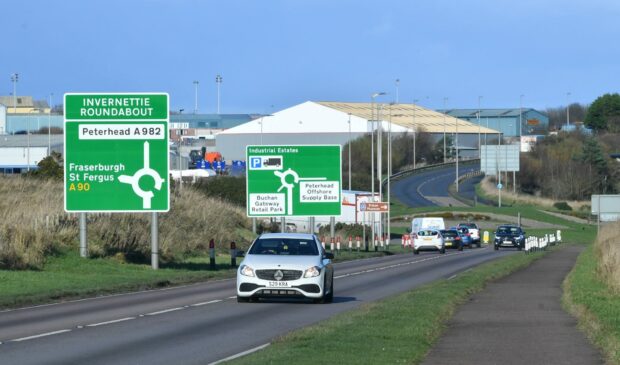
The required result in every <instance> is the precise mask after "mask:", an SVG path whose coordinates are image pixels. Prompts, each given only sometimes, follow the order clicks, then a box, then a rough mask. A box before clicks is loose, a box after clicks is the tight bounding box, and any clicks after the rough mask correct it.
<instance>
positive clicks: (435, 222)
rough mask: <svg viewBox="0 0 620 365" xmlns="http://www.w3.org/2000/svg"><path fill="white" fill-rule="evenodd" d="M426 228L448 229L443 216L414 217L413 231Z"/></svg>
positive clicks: (416, 231) (414, 232) (415, 232)
mask: <svg viewBox="0 0 620 365" xmlns="http://www.w3.org/2000/svg"><path fill="white" fill-rule="evenodd" d="M425 229H434V230H442V229H446V224H445V223H444V221H443V218H441V217H423V218H413V220H412V221H411V233H413V234H417V233H418V232H420V231H422V230H425Z"/></svg>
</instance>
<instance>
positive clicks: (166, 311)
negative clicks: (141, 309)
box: [145, 307, 184, 316]
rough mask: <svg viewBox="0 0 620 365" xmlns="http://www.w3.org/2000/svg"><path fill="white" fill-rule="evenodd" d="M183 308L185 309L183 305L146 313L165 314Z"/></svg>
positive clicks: (149, 314)
mask: <svg viewBox="0 0 620 365" xmlns="http://www.w3.org/2000/svg"><path fill="white" fill-rule="evenodd" d="M181 309H184V308H183V307H176V308H170V309H164V310H162V311H157V312H151V313H147V314H145V315H147V316H156V315H158V314H164V313H168V312H174V311H180V310H181Z"/></svg>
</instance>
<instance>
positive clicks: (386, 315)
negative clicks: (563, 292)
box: [231, 253, 544, 364]
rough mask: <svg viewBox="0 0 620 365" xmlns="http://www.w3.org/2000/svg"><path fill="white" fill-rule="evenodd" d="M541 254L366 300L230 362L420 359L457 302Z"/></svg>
mask: <svg viewBox="0 0 620 365" xmlns="http://www.w3.org/2000/svg"><path fill="white" fill-rule="evenodd" d="M542 255H544V253H535V254H530V255H518V254H517V255H511V256H508V257H506V258H502V259H499V260H496V261H493V262H491V263H487V264H484V265H482V266H479V267H477V268H475V269H473V270H471V271H468V272H467V273H463V274H460V275H459V276H457V277H456V279H454V280H449V281H448V280H443V281H438V282H435V283H432V284H429V285H425V286H423V287H421V288H419V289H416V290H413V291H410V292H407V293H404V294H400V295H398V296H395V297H392V298H389V299H385V300H383V301H379V302H375V303H369V304H364V305H362V306H361V307H360V308H358V309H356V310H353V311H350V312H346V313H343V314H340V315H337V316H336V317H334V318H332V319H330V320H329V321H325V322H322V323H319V324H317V325H314V326H311V327H307V328H304V329H301V330H298V331H294V332H292V333H290V334H288V335H285V336H283V337H281V338H279V339H277V340H276V341H274V342H273V343H272V345H271V346H269V347H268V348H266V349H264V350H262V351H259V352H257V353H255V354H252V355H249V356H246V357H243V358H240V359H238V360H235V361H233V362H231V364H318V363H330V364H331V363H336V364H337V363H344V364H387V363H407V364H410V363H419V362H420V361H421V360H423V359H424V357H425V356H426V353H427V352H428V351H429V349H430V348H431V346H432V344H433V343H434V342H435V341H436V340H437V339H438V338H439V336H440V335H441V333H442V332H443V330H444V328H445V323H446V321H447V320H448V319H449V318H450V317H451V316H452V314H453V312H454V310H455V309H456V307H457V306H458V305H459V304H461V303H463V302H464V301H465V300H466V299H467V298H468V297H469V296H470V295H471V294H473V293H475V292H478V291H480V290H482V289H483V288H484V287H485V285H486V283H488V282H489V281H492V280H496V279H498V278H501V277H503V276H506V275H508V274H510V273H512V272H514V271H516V270H518V269H520V268H523V267H526V266H527V265H529V264H530V263H532V262H533V261H534V260H536V259H538V258H540V257H541V256H542Z"/></svg>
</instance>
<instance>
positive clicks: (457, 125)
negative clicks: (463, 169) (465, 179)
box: [454, 118, 459, 193]
mask: <svg viewBox="0 0 620 365" xmlns="http://www.w3.org/2000/svg"><path fill="white" fill-rule="evenodd" d="M454 125H455V126H456V139H455V142H454V149H455V150H456V192H457V193H458V192H459V119H458V118H454Z"/></svg>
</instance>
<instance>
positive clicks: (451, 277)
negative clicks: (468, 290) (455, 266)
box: [448, 274, 456, 280]
mask: <svg viewBox="0 0 620 365" xmlns="http://www.w3.org/2000/svg"><path fill="white" fill-rule="evenodd" d="M454 278H456V274H454V275H452V276H450V277H449V278H448V280H452V279H454Z"/></svg>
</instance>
